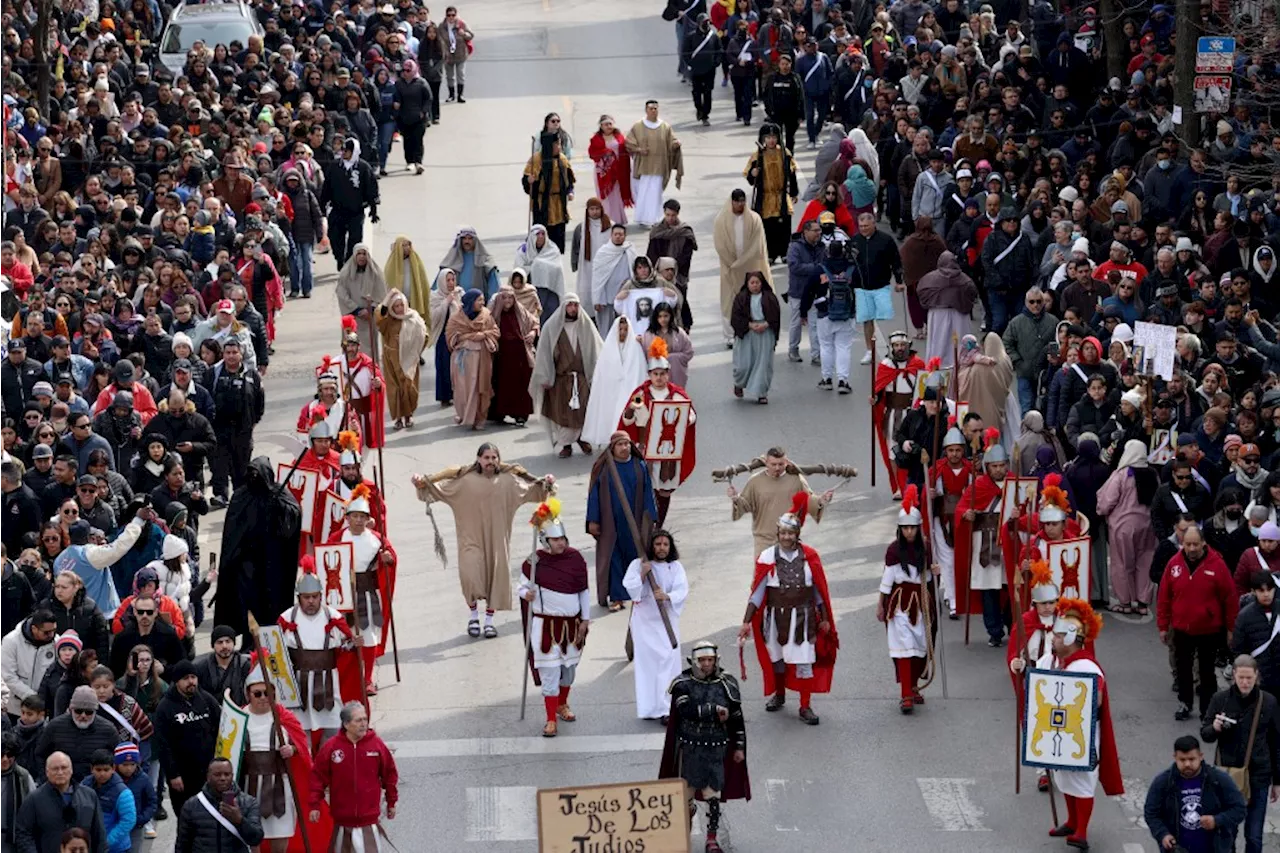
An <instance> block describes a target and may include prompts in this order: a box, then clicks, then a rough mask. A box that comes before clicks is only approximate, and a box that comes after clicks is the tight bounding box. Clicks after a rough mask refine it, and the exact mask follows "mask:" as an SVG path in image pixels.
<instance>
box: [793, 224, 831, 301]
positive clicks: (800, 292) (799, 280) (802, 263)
mask: <svg viewBox="0 0 1280 853" xmlns="http://www.w3.org/2000/svg"><path fill="white" fill-rule="evenodd" d="M826 257H827V247H826V246H824V245H823V243H822V241H821V240H819V241H818V242H817V243H813V244H810V243H809V242H808V241H807V240H805V239H804V237H793V238H792V239H791V245H790V246H788V247H787V293H786V294H785V295H784V296H783V297H782V298H783V300H784V301H786V300H790V299H800V298H801V297H803V296H804V293H805V290H806V289H807V288H808V287H809V286H810V285H811V284H817V283H818V277H819V276H821V275H822V262H823V261H824V260H826Z"/></svg>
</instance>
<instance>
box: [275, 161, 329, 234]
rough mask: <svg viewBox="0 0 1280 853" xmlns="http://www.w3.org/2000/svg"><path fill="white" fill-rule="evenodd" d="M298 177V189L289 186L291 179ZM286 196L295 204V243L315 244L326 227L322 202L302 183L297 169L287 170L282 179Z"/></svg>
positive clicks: (300, 174)
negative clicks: (321, 208) (321, 206)
mask: <svg viewBox="0 0 1280 853" xmlns="http://www.w3.org/2000/svg"><path fill="white" fill-rule="evenodd" d="M293 175H297V176H298V179H299V180H298V186H297V188H296V189H294V188H292V187H290V186H289V183H288V181H289V178H290V177H292V176H293ZM281 183H282V184H283V185H284V194H285V195H287V196H288V197H289V201H291V202H293V233H292V237H293V242H295V243H301V244H315V243H316V242H317V241H318V240H319V239H320V230H321V229H322V228H323V227H324V214H323V213H322V212H321V210H320V200H319V199H318V198H316V194H315V193H313V192H312V191H311V190H310V189H308V188H307V185H306V183H305V182H304V181H302V173H301V172H299V171H298V170H296V169H285V170H284V174H283V176H282V177H281Z"/></svg>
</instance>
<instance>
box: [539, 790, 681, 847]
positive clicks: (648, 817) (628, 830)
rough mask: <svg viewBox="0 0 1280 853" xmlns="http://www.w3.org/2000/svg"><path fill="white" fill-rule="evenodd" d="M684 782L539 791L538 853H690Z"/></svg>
mask: <svg viewBox="0 0 1280 853" xmlns="http://www.w3.org/2000/svg"><path fill="white" fill-rule="evenodd" d="M687 797H688V794H687V793H686V790H685V782H684V780H683V779H662V780H660V781H656V782H622V783H619V784H616V785H583V786H582V787H578V788H548V789H546V790H541V791H538V853H582V851H584V850H613V851H619V853H622V851H630V852H631V853H640V851H643V853H689V803H688V799H687Z"/></svg>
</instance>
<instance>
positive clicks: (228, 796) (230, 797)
mask: <svg viewBox="0 0 1280 853" xmlns="http://www.w3.org/2000/svg"><path fill="white" fill-rule="evenodd" d="M222 801H223V802H224V803H226V804H227V805H229V806H234V805H235V804H236V792H235V791H232V790H228V791H223V792H222Z"/></svg>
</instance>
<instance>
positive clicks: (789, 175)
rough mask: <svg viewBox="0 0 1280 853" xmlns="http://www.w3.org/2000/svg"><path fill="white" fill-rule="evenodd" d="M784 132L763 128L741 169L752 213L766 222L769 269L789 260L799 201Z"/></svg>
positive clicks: (779, 129) (794, 171)
mask: <svg viewBox="0 0 1280 853" xmlns="http://www.w3.org/2000/svg"><path fill="white" fill-rule="evenodd" d="M781 135H782V134H781V128H779V127H778V126H777V125H776V124H773V123H766V124H764V125H763V126H761V128H760V135H759V139H758V140H757V142H756V150H755V151H753V152H752V154H751V157H750V158H748V160H747V165H746V166H744V167H743V169H742V176H743V177H744V178H746V179H747V183H748V184H750V185H751V186H752V191H751V209H752V210H754V211H755V212H756V213H758V214H760V219H761V220H762V221H763V222H764V236H765V244H766V247H767V249H768V254H769V265H770V266H772V265H773V264H774V263H776V262H777V261H778V259H779V258H783V259H785V258H786V257H787V249H788V247H789V245H790V243H791V210H792V206H793V205H794V204H795V203H796V201H797V199H799V198H800V185H799V183H798V182H797V180H796V166H795V162H794V161H793V160H792V158H791V152H790V151H789V150H788V149H787V148H785V147H783V146H782V145H781V143H780V142H779V137H780V136H781Z"/></svg>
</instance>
